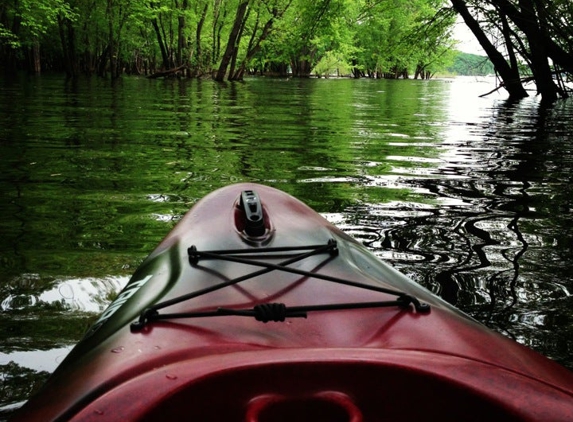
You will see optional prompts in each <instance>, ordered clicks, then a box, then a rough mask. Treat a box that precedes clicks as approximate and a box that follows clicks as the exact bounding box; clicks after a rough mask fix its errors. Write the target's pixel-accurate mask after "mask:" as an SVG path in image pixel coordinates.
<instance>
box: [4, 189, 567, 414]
mask: <svg viewBox="0 0 573 422" xmlns="http://www.w3.org/2000/svg"><path fill="white" fill-rule="evenodd" d="M417 418H423V420H440V421H444V420H447V421H454V420H455V421H461V420H463V421H484V420H490V419H493V418H496V419H497V420H503V421H513V420H519V421H571V420H573V374H572V373H571V372H569V371H568V370H567V369H565V368H563V367H561V366H559V365H558V364H556V363H555V362H553V361H551V360H549V359H547V358H545V357H543V356H541V355H539V354H537V353H535V352H533V351H532V350H530V349H528V348H526V347H524V346H522V345H520V344H518V343H516V342H514V341H512V340H510V339H507V338H505V337H503V336H501V335H499V334H497V333H494V332H492V331H490V330H489V329H487V328H486V327H484V326H483V325H481V324H480V323H478V322H476V321H475V320H473V319H471V318H470V317H468V316H467V315H465V314H463V313H462V312H460V311H459V310H457V309H455V308H454V307H452V306H450V305H449V304H447V303H445V302H444V301H442V300H441V299H439V298H437V297H436V296H434V295H433V294H431V293H430V292H429V291H428V290H426V289H424V288H423V287H421V286H419V285H417V284H416V283H414V282H413V281H411V280H410V279H408V278H407V277H405V276H404V275H402V274H401V273H399V272H397V271H396V270H394V269H393V268H392V267H390V266H389V265H387V264H385V263H383V262H382V261H380V260H379V259H377V258H376V257H375V256H374V255H372V254H371V253H370V252H368V251H367V250H366V249H365V248H364V247H363V246H361V245H360V244H359V243H358V242H356V241H355V240H353V239H352V238H351V237H349V236H348V235H346V234H345V233H343V232H342V231H340V230H339V229H337V228H336V227H334V226H332V225H331V224H330V223H329V222H327V221H326V220H325V219H324V218H322V217H321V216H320V215H318V214H317V213H316V212H314V211H313V210H312V209H310V208H309V207H307V206H306V205H304V204H303V203H301V202H300V201H298V200H297V199H295V198H293V197H292V196H290V195H288V194H286V193H284V192H281V191H279V190H276V189H273V188H269V187H266V186H261V185H255V184H237V185H232V186H228V187H226V188H223V189H220V190H217V191H215V192H213V193H211V194H210V195H208V196H207V197H205V198H204V199H202V200H201V201H199V202H198V203H197V204H196V205H195V206H194V207H193V208H192V209H191V210H190V211H189V212H188V213H187V214H186V216H185V217H184V218H183V219H182V220H181V222H180V223H179V224H178V225H177V226H176V227H175V228H174V229H173V231H172V232H171V233H170V234H169V235H168V236H167V237H166V238H165V239H164V240H163V242H161V244H160V245H159V246H158V247H157V249H156V250H155V251H153V253H152V254H151V255H150V256H149V257H148V258H147V259H146V260H145V261H144V262H143V264H142V265H141V266H140V268H139V269H138V270H137V271H136V273H135V274H134V276H133V277H132V279H131V281H130V282H129V284H128V285H127V286H126V287H125V289H124V290H123V291H122V292H121V293H120V294H119V296H118V297H117V298H116V299H115V301H114V302H113V303H112V304H111V305H110V306H109V308H108V309H107V310H106V311H105V312H104V313H103V314H102V315H101V317H100V318H99V320H98V321H97V322H96V323H95V325H94V326H93V327H92V328H91V329H90V330H89V331H88V332H87V334H86V335H85V337H84V338H83V339H82V340H81V341H80V342H79V344H78V345H77V346H76V347H75V348H74V349H73V350H72V352H71V353H70V354H69V355H68V356H67V358H66V359H65V360H64V361H63V362H62V364H61V365H60V366H59V367H58V369H57V370H56V371H55V372H54V374H53V375H52V376H51V377H50V379H49V380H48V382H47V383H46V385H45V387H44V388H43V389H42V390H41V391H39V392H38V394H36V395H35V396H34V397H33V398H32V399H30V400H29V401H28V402H27V403H26V404H25V405H24V407H23V408H22V409H21V410H20V411H19V413H18V414H17V415H16V418H15V420H18V421H52V420H62V421H63V420H66V421H67V420H73V421H92V420H93V421H151V420H161V421H166V420H190V421H191V420H192V421H203V422H204V421H247V422H255V421H275V422H277V421H278V422H280V421H297V422H300V421H316V420H320V421H353V422H358V421H413V420H416V419H417Z"/></svg>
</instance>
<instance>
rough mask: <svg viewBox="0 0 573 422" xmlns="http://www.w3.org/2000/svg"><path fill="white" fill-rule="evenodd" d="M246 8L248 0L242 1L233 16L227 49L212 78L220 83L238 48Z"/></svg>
mask: <svg viewBox="0 0 573 422" xmlns="http://www.w3.org/2000/svg"><path fill="white" fill-rule="evenodd" d="M248 6H249V0H243V1H242V2H241V3H239V6H238V7H237V14H236V15H235V22H234V24H233V28H232V29H231V33H230V34H229V41H227V48H226V49H225V53H224V54H223V58H222V59H221V64H220V65H219V70H217V74H216V75H215V78H214V79H215V80H216V81H219V82H222V81H223V80H224V79H225V74H226V73H227V68H228V67H229V63H230V61H231V59H232V57H233V54H235V50H236V48H237V46H238V37H239V33H240V31H241V27H242V26H243V18H244V17H245V14H246V12H247V8H248Z"/></svg>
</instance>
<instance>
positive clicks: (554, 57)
mask: <svg viewBox="0 0 573 422" xmlns="http://www.w3.org/2000/svg"><path fill="white" fill-rule="evenodd" d="M451 3H452V6H453V7H454V9H455V10H456V11H457V12H458V13H459V14H460V15H461V16H462V17H463V19H464V21H465V23H466V24H467V26H468V27H469V28H470V29H471V31H472V32H473V33H474V35H475V36H476V39H477V40H478V41H479V43H480V45H481V46H482V47H483V49H484V50H485V52H486V54H487V55H488V57H489V58H490V60H491V61H492V63H493V64H494V66H495V68H496V71H497V72H498V74H499V76H500V78H501V79H502V81H503V86H504V88H505V89H506V90H507V91H508V93H509V95H510V98H516V99H518V98H523V97H525V96H527V92H526V91H525V89H524V88H523V85H522V79H523V78H522V76H521V72H520V68H522V67H526V68H527V69H528V70H529V71H530V72H531V74H532V79H533V80H534V81H535V83H536V87H537V91H538V93H539V94H541V95H542V98H543V100H544V101H547V102H552V101H554V100H555V99H557V98H558V97H559V96H561V97H567V96H568V92H567V89H566V88H565V86H564V85H563V84H560V83H558V82H556V80H557V81H559V78H555V77H554V76H555V75H556V73H558V74H569V75H571V73H573V51H572V49H571V47H572V44H571V43H572V42H571V39H572V38H573V32H572V30H571V25H570V23H571V21H572V19H573V9H572V8H571V7H570V5H568V4H567V2H566V1H563V0H558V1H552V2H542V1H540V0H518V1H517V4H514V3H512V2H510V1H509V0H489V1H487V2H476V1H472V2H470V1H463V0H451ZM476 16H479V17H481V19H482V21H481V22H480V21H478V19H476ZM493 42H496V43H497V46H494V44H493ZM551 63H553V68H552V65H551Z"/></svg>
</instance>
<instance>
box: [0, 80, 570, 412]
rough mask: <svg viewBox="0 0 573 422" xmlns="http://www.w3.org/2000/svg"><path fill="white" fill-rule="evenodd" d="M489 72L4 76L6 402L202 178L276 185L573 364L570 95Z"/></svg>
mask: <svg viewBox="0 0 573 422" xmlns="http://www.w3.org/2000/svg"><path fill="white" fill-rule="evenodd" d="M493 83H494V81H493V79H488V78H481V79H479V78H455V79H443V80H429V81H419V80H366V79H363V80H349V79H310V80H296V79H267V78H253V79H247V80H246V81H245V82H243V83H227V84H218V83H214V82H212V81H209V80H183V81H179V80H148V79H144V78H136V77H127V78H124V79H122V80H119V81H116V82H113V83H112V82H111V81H109V80H102V79H97V78H92V79H80V80H78V81H66V80H65V79H64V78H63V77H61V76H60V75H44V76H40V77H30V76H26V75H20V76H18V77H16V78H11V79H8V78H5V77H4V78H2V79H0V157H1V160H0V268H1V270H0V307H1V308H0V385H1V387H0V390H1V391H2V393H3V394H2V397H1V398H0V419H2V418H7V417H8V415H9V414H10V413H11V412H13V411H14V409H16V408H18V407H19V406H20V405H21V404H22V403H23V402H24V401H25V400H26V399H27V397H28V396H29V394H30V393H31V392H32V391H33V390H34V389H35V388H37V387H38V386H39V385H41V383H42V382H43V381H44V380H45V379H46V377H47V376H48V375H49V373H50V372H51V371H53V370H54V368H55V367H56V365H57V364H58V362H60V361H61V360H62V359H63V357H64V356H65V355H66V353H67V352H68V351H69V350H70V348H71V347H72V346H73V345H74V343H75V342H77V341H78V340H79V338H80V337H81V336H82V334H83V333H84V332H85V330H86V329H87V328H88V327H89V325H90V324H91V323H92V322H93V321H94V320H95V319H96V318H97V314H98V313H100V312H102V311H103V310H104V309H105V307H106V306H107V304H108V303H109V302H110V300H111V299H112V298H113V297H114V295H115V294H117V292H118V291H119V289H121V288H122V286H124V285H125V283H126V282H127V281H128V279H129V276H130V274H131V273H132V272H133V271H134V270H135V268H136V267H137V266H138V264H139V263H140V262H141V261H142V260H143V259H144V258H145V257H146V256H147V254H148V253H150V252H151V251H152V250H153V249H154V248H155V246H156V245H157V244H158V242H159V241H160V240H161V239H162V238H163V237H164V236H165V235H166V234H167V232H168V231H169V230H170V229H171V228H172V227H173V226H174V225H175V224H176V223H177V221H178V220H179V218H180V217H181V216H182V215H183V214H184V213H185V212H186V211H187V210H188V209H189V208H190V207H191V206H192V205H193V204H194V203H195V202H196V201H197V200H198V199H199V198H201V197H202V196H204V195H206V194H207V193H209V192H211V191H212V190H214V189H216V188H219V187H222V186H225V185H227V184H230V183H234V182H239V181H253V182H259V183H263V184H267V185H271V186H274V187H277V188H280V189H282V190H284V191H286V192H288V193H290V194H292V195H294V196H296V197H297V198H299V199H301V200H302V201H304V202H306V203H307V204H308V205H310V206H311V207H313V208H314V209H315V210H317V211H318V212H320V213H321V214H322V215H323V216H324V217H326V218H327V219H328V220H330V221H331V222H333V223H335V224H336V225H338V226H339V227H341V228H342V229H343V230H345V231H347V232H348V233H349V234H351V235H352V236H354V237H355V238H357V239H358V240H360V241H362V242H363V243H364V244H366V245H367V246H368V247H369V248H370V249H371V250H372V251H373V252H374V253H375V254H376V255H378V256H379V257H380V258H382V259H384V260H386V261H388V262H389V263H391V264H392V265H393V266H395V267H396V268H398V269H399V270H400V271H402V272H404V273H405V274H407V275H408V276H410V277H411V278H413V279H414V280H416V281H417V282H419V283H420V284H422V285H424V286H425V287H427V288H429V289H430V290H432V291H433V292H434V293H436V294H438V295H440V296H441V297H443V298H444V299H446V300H447V301H449V302H450V303H452V304H454V305H456V306H457V307H459V308H460V309H462V310H463V311H465V312H466V313H468V314H470V315H472V316H473V317H475V318H476V319H478V320H480V321H482V322H483V323H484V324H486V325H488V326H489V327H491V328H493V329H494V330H496V331H498V332H500V333H502V334H503V335H505V336H508V337H511V338H513V339H515V340H516V341H518V342H520V343H522V344H525V345H527V346H529V347H531V348H533V349H535V350H537V351H539V352H541V353H542V354H544V355H546V356H548V357H550V358H552V359H554V360H556V361H558V362H560V363H561V364H563V365H565V366H567V367H569V368H573V296H572V292H573V274H572V269H573V265H572V263H571V260H572V258H573V235H572V234H573V233H572V232H573V216H572V210H573V204H572V202H573V187H572V186H573V185H572V183H571V182H572V174H573V151H572V148H573V137H572V136H571V134H572V133H573V101H572V100H567V101H561V102H558V103H556V104H555V105H554V106H553V107H552V108H541V107H540V105H539V102H538V99H537V98H535V97H534V96H533V95H532V96H531V97H530V98H528V99H526V100H524V101H521V102H519V103H514V104H512V103H508V102H507V101H506V99H505V96H504V95H503V93H493V94H492V95H490V96H488V97H485V98H480V97H479V95H480V94H483V93H486V92H488V91H490V90H491V89H493Z"/></svg>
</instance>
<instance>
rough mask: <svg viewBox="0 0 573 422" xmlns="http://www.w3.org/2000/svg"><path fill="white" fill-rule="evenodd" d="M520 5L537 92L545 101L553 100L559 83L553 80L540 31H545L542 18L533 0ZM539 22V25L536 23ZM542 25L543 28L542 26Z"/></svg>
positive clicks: (524, 0)
mask: <svg viewBox="0 0 573 422" xmlns="http://www.w3.org/2000/svg"><path fill="white" fill-rule="evenodd" d="M519 6H520V8H521V13H522V15H523V18H524V19H523V22H522V24H521V28H522V30H523V32H524V33H525V36H526V37H527V41H528V43H529V50H530V51H531V71H532V72H533V76H534V78H535V84H536V86H537V92H538V93H539V94H541V96H542V97H543V100H544V101H548V102H553V101H555V100H556V99H557V97H558V95H557V85H555V83H554V82H553V74H552V72H551V67H550V66H549V61H548V59H547V51H546V49H545V45H544V43H543V41H542V38H541V37H539V33H540V32H541V33H543V32H545V30H544V28H543V27H542V26H543V25H541V20H539V19H538V17H537V16H536V14H535V6H534V5H533V2H532V1H531V0H519ZM537 22H539V25H537V24H536V23H537ZM540 26H541V28H540Z"/></svg>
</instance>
